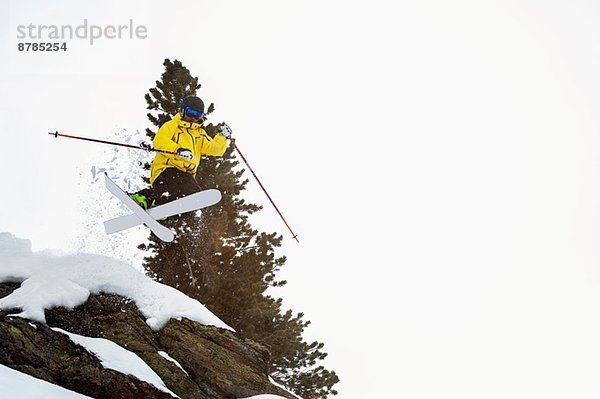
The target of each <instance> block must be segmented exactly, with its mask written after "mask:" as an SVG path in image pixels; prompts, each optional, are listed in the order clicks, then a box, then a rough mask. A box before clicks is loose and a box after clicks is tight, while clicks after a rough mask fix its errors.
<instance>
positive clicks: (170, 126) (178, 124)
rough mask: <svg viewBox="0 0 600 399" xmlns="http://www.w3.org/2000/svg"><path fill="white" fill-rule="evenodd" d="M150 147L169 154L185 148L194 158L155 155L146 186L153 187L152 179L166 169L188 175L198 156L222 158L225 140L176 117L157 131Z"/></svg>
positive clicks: (198, 161)
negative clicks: (177, 170)
mask: <svg viewBox="0 0 600 399" xmlns="http://www.w3.org/2000/svg"><path fill="white" fill-rule="evenodd" d="M152 145H153V147H154V148H156V149H157V150H164V151H170V152H177V150H178V149H180V148H186V149H188V150H190V151H192V153H193V154H194V158H193V159H190V160H187V159H183V158H180V157H178V156H177V155H171V154H164V153H161V152H157V153H156V156H155V157H154V161H153V162H152V167H151V168H150V184H154V181H155V180H156V178H157V177H158V176H159V175H160V174H161V173H162V172H163V171H164V170H165V169H167V168H177V169H179V170H182V171H184V172H187V173H190V174H192V175H193V174H196V170H197V169H198V165H199V164H200V157H201V156H202V155H211V156H217V157H219V156H221V155H223V154H224V153H225V150H226V149H227V139H226V138H225V136H223V135H220V134H217V135H216V136H215V137H214V138H211V137H210V136H209V135H208V134H206V131H205V130H204V129H202V127H201V126H200V125H199V124H197V123H190V122H186V121H184V120H182V119H181V115H179V114H177V115H175V116H174V117H173V119H171V120H170V121H168V122H166V123H165V124H163V125H162V126H161V127H160V129H158V132H157V133H156V136H154V140H153V141H152Z"/></svg>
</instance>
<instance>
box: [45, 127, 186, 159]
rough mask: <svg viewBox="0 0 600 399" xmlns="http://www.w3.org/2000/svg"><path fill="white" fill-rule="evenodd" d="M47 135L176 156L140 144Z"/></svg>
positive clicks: (63, 135)
mask: <svg viewBox="0 0 600 399" xmlns="http://www.w3.org/2000/svg"><path fill="white" fill-rule="evenodd" d="M48 134H51V135H52V136H54V137H66V138H69V139H78V140H85V141H92V142H94V143H102V144H110V145H117V146H120V147H127V148H134V149H136V150H144V151H155V152H162V153H163V154H172V155H177V153H176V152H172V151H165V150H159V149H157V148H152V147H149V146H148V147H146V146H144V145H141V144H140V145H139V146H138V145H132V144H124V143H116V142H114V141H106V140H98V139H90V138H88V137H80V136H71V135H69V134H61V133H58V131H56V132H54V133H52V132H48Z"/></svg>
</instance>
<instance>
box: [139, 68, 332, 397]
mask: <svg viewBox="0 0 600 399" xmlns="http://www.w3.org/2000/svg"><path fill="white" fill-rule="evenodd" d="M163 65H164V66H165V72H164V73H163V75H162V78H161V80H160V81H157V82H156V87H155V88H152V89H150V92H149V93H148V94H146V96H145V98H146V102H147V103H148V109H149V110H151V111H154V112H157V111H158V113H157V114H156V115H155V114H153V113H148V118H149V119H150V121H151V122H152V123H153V124H154V125H155V126H157V127H158V126H161V125H162V124H163V123H164V122H166V121H168V120H169V119H170V118H171V117H172V115H174V114H175V113H176V112H177V111H178V108H179V102H180V101H181V99H182V98H184V97H186V96H188V95H195V94H196V91H197V90H198V89H200V87H201V85H200V84H199V83H198V78H196V77H192V75H191V74H190V71H189V70H188V69H187V68H185V67H184V66H183V65H182V63H181V62H179V61H177V60H175V61H174V62H171V61H170V60H169V59H167V60H165V61H164V64H163ZM213 111H214V104H210V106H209V108H208V110H207V112H206V115H209V114H210V113H211V112H213ZM204 128H205V130H206V131H207V133H208V134H209V135H210V136H214V134H216V132H217V130H218V125H217V126H215V125H212V124H208V125H205V127H204ZM146 132H147V135H148V136H149V137H150V138H153V137H154V134H155V132H153V131H152V130H150V129H147V130H146ZM196 180H197V181H198V183H199V184H200V186H201V187H203V188H217V189H219V190H220V191H221V193H222V194H223V199H222V200H221V202H220V203H219V204H217V205H215V206H212V207H209V208H206V209H204V210H203V211H202V215H201V217H198V216H196V215H195V214H186V215H182V216H181V217H175V218H170V219H168V220H167V221H165V222H164V223H165V224H166V225H168V226H169V227H170V228H173V229H175V231H176V237H177V238H176V239H175V241H174V242H172V243H164V242H162V241H160V240H157V239H156V238H155V237H154V236H151V237H150V244H149V245H141V246H140V248H141V249H143V250H146V251H149V252H151V255H150V256H148V257H146V258H145V267H146V270H147V271H148V273H149V274H150V275H152V276H153V277H154V278H156V279H158V280H159V281H161V282H163V283H165V284H168V285H170V286H172V287H175V288H177V289H179V290H180V291H182V292H184V293H186V294H187V295H189V296H190V297H192V298H196V299H198V300H199V301H200V302H202V303H203V304H205V305H206V306H207V307H208V308H209V309H210V310H211V311H212V312H213V313H215V314H216V315H217V316H218V317H219V318H221V319H222V320H223V321H224V322H225V323H227V324H229V325H230V326H232V327H233V328H235V329H236V331H237V332H238V334H240V335H242V336H243V337H245V338H249V339H252V340H254V341H257V342H260V343H262V344H263V345H265V346H267V347H268V348H269V350H270V352H271V357H272V370H273V372H272V377H273V378H274V379H275V380H276V381H277V382H279V383H281V384H283V385H284V386H286V387H288V388H289V389H290V390H292V391H293V392H295V393H297V394H298V395H301V396H302V397H303V398H305V399H317V398H326V397H327V396H328V395H330V394H332V395H335V394H337V392H336V391H335V390H334V389H333V386H334V385H335V384H336V383H337V382H338V377H337V375H336V374H335V372H333V371H330V370H327V369H325V368H324V367H323V366H319V365H318V361H319V360H323V359H324V358H325V357H326V356H327V353H325V352H323V351H322V349H323V344H322V343H319V342H313V343H310V344H309V343H307V342H305V341H304V339H303V338H302V333H303V331H304V329H305V328H306V327H307V326H308V325H309V324H310V322H309V321H304V320H303V318H304V314H302V313H298V314H296V315H294V314H293V313H292V311H290V310H288V311H286V312H284V311H283V310H282V303H281V299H275V298H273V297H271V296H269V295H267V294H266V293H265V292H266V290H267V289H268V288H269V287H280V286H283V285H285V284H286V282H285V281H279V280H277V279H276V274H277V272H278V271H279V270H280V269H281V267H282V266H283V265H284V264H285V262H286V258H285V256H277V255H276V253H275V251H276V248H278V247H280V246H281V241H282V237H281V236H278V235H277V234H275V233H271V234H268V233H265V232H258V231H257V230H255V229H253V228H252V226H251V225H250V223H249V216H250V215H252V214H253V213H255V212H257V211H259V210H260V209H261V207H259V206H257V205H255V204H251V203H247V202H246V201H245V200H244V199H243V198H242V196H241V194H242V192H243V191H244V189H245V187H246V185H247V184H248V179H246V178H244V170H243V169H242V168H241V167H240V166H239V162H238V161H237V160H236V158H235V157H234V154H233V149H232V148H231V147H230V148H228V150H227V151H226V153H225V155H224V156H223V157H205V158H203V159H202V162H201V163H200V167H199V168H198V171H197V174H196Z"/></svg>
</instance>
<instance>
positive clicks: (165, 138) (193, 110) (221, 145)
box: [130, 96, 231, 209]
mask: <svg viewBox="0 0 600 399" xmlns="http://www.w3.org/2000/svg"><path fill="white" fill-rule="evenodd" d="M203 122H204V102H203V101H202V100H201V99H200V98H198V97H196V96H189V97H186V98H184V99H183V100H182V101H181V104H180V109H179V113H177V114H176V115H175V116H174V117H173V118H172V119H171V120H170V121H168V122H166V123H164V124H163V125H162V126H161V127H160V129H158V132H157V133H156V136H155V137H154V140H153V142H152V145H153V147H154V148H156V149H159V150H164V151H169V152H172V153H176V155H175V154H173V155H171V154H165V153H161V152H159V153H156V156H155V157H154V160H153V162H152V166H151V168H150V185H151V187H149V188H146V189H144V190H141V191H139V192H137V193H134V194H130V197H131V198H132V199H133V200H134V201H135V202H136V203H137V204H138V205H140V206H141V207H142V208H144V209H148V208H151V207H154V206H157V205H161V204H164V203H166V202H169V201H172V200H175V199H177V198H181V197H184V196H186V195H189V194H192V193H195V192H198V191H200V190H201V188H200V185H199V184H198V182H197V181H196V178H195V174H196V171H197V170H198V165H199V164H200V157H201V156H202V155H210V156H217V157H218V156H222V155H223V154H224V153H225V150H226V149H227V139H231V129H230V128H229V126H227V125H222V126H221V127H220V128H219V133H218V134H217V135H216V136H215V137H214V138H211V137H210V136H209V135H208V134H207V133H206V131H205V130H204V129H203V128H202V124H203Z"/></svg>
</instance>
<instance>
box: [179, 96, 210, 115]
mask: <svg viewBox="0 0 600 399" xmlns="http://www.w3.org/2000/svg"><path fill="white" fill-rule="evenodd" d="M179 113H180V114H181V117H182V118H183V117H184V116H186V115H189V116H192V117H194V118H202V116H204V102H203V101H202V100H201V99H200V98H198V97H196V96H188V97H186V98H184V99H183V100H181V104H180V110H179Z"/></svg>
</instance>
